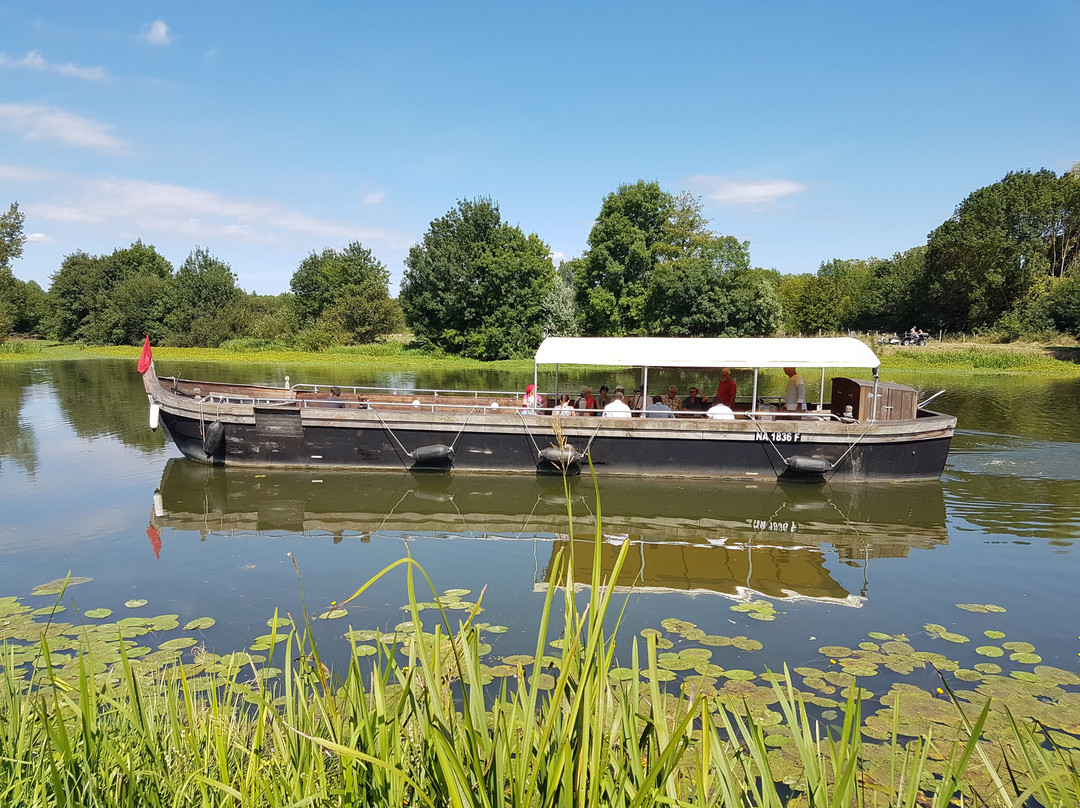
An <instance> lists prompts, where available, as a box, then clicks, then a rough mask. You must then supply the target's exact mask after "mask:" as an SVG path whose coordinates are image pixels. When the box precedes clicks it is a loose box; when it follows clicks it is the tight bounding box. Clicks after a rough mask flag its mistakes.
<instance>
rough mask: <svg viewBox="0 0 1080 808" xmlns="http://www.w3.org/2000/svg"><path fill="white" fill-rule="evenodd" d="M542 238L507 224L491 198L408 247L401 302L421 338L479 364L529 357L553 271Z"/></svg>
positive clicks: (456, 213) (463, 205) (451, 215)
mask: <svg viewBox="0 0 1080 808" xmlns="http://www.w3.org/2000/svg"><path fill="white" fill-rule="evenodd" d="M550 253H551V250H550V249H549V248H548V246H547V244H545V243H544V242H543V241H542V240H541V239H540V237H539V236H537V235H536V234H530V235H525V233H524V232H523V231H522V230H521V228H519V227H515V226H511V225H509V224H507V223H505V222H503V220H502V216H501V214H500V213H499V206H498V205H497V204H495V203H494V202H492V201H491V200H490V199H485V198H481V199H475V200H462V201H459V202H458V205H457V207H456V208H454V209H453V210H451V211H449V212H448V213H446V215H445V216H442V217H440V218H438V219H436V220H435V221H433V222H432V223H431V225H430V226H429V227H428V230H427V232H426V233H425V234H424V238H423V240H422V241H421V243H420V244H417V245H414V246H413V247H412V249H410V250H409V255H408V257H407V258H406V259H405V277H404V279H403V281H402V284H401V295H400V301H401V306H402V308H403V309H404V310H405V318H406V321H407V322H408V324H409V327H410V328H412V329H413V331H414V333H415V334H416V335H417V337H419V338H421V339H423V340H426V341H428V342H430V343H431V344H433V345H436V346H438V347H440V348H442V349H444V350H446V351H449V352H451V353H458V354H464V355H465V356H471V357H475V358H478V359H505V358H509V357H515V356H525V355H529V354H531V353H532V352H533V351H534V350H535V349H536V346H537V345H538V344H539V343H540V340H541V338H542V332H543V328H544V318H545V307H544V303H545V300H546V299H547V297H548V295H549V291H550V289H551V286H552V281H553V277H554V274H555V268H554V265H553V264H552V262H551V255H550Z"/></svg>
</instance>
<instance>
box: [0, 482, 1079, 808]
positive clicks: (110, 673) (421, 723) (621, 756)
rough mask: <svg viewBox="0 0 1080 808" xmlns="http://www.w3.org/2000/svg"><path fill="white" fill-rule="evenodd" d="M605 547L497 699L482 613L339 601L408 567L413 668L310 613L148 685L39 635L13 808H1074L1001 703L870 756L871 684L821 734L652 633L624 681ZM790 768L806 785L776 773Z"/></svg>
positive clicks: (381, 645)
mask: <svg viewBox="0 0 1080 808" xmlns="http://www.w3.org/2000/svg"><path fill="white" fill-rule="evenodd" d="M597 513H599V502H598V503H597ZM571 518H572V517H571ZM598 521H599V520H598ZM600 538H601V536H600V531H599V527H598V528H597V536H596V541H595V542H594V545H593V553H594V559H593V561H594V563H593V565H592V569H593V573H592V580H591V581H590V582H589V583H590V585H591V588H590V590H589V591H590V594H589V598H588V600H587V602H585V603H584V604H583V605H579V604H578V602H577V601H576V599H575V596H574V593H575V581H574V580H573V576H572V573H571V570H572V569H573V565H572V564H570V563H567V564H563V565H562V566H561V567H560V569H561V573H560V577H559V580H561V582H562V584H563V585H562V586H561V587H559V588H555V587H551V588H549V589H548V592H547V597H546V601H545V603H544V609H543V612H542V613H541V615H540V616H539V624H538V629H537V639H536V651H535V655H534V656H533V661H532V663H531V664H528V665H519V666H518V668H517V671H516V676H515V677H514V678H513V679H512V681H511V682H510V683H505V681H506V680H504V684H502V685H500V686H498V687H495V688H493V687H492V686H490V685H485V684H484V681H485V679H484V675H483V672H482V668H481V659H482V657H483V649H482V648H481V645H480V640H479V639H478V636H479V634H480V632H479V631H478V630H477V628H476V624H475V620H476V617H477V614H478V613H479V609H480V601H478V602H477V604H476V606H475V607H474V608H473V609H472V610H471V611H469V612H468V613H467V614H465V615H464V617H463V618H462V617H461V616H460V615H461V613H460V612H455V613H454V614H456V615H458V616H457V617H456V618H454V619H453V621H452V618H451V613H450V612H448V611H445V610H440V611H439V613H438V617H437V618H435V619H434V620H432V621H428V623H426V624H425V623H423V622H422V621H421V608H420V605H419V603H418V598H417V592H418V591H426V590H427V589H428V588H431V589H432V591H434V588H433V587H431V585H430V581H429V580H427V577H426V575H425V573H424V571H423V570H422V569H421V568H420V567H419V566H418V565H417V564H416V563H415V562H414V561H413V560H412V559H411V558H408V557H406V558H403V559H401V560H399V561H398V562H396V563H394V564H392V565H390V566H389V567H387V568H386V569H384V570H382V571H380V572H379V573H378V574H377V575H375V576H373V577H372V578H371V579H370V580H369V581H367V582H365V583H364V584H363V585H361V586H360V587H359V588H358V589H357V590H356V592H355V593H354V594H353V595H352V596H351V597H350V598H347V599H346V600H345V601H344V602H345V603H347V602H349V601H353V600H356V599H361V598H362V597H363V596H364V593H365V591H366V590H367V589H368V588H369V587H370V586H371V585H372V584H373V583H374V582H375V581H376V580H378V579H379V578H381V577H383V576H385V575H388V574H390V573H391V572H393V571H394V570H398V571H400V570H402V569H403V570H404V573H405V578H406V592H407V595H408V604H409V605H408V611H409V613H410V616H411V618H412V626H413V632H412V634H411V638H410V640H409V642H407V643H406V645H405V647H406V649H407V654H406V655H405V656H404V657H403V656H402V655H401V654H400V653H399V652H398V651H397V648H398V639H399V638H397V637H394V638H392V639H388V640H385V641H378V642H377V646H376V653H375V654H374V656H371V657H367V658H365V659H364V660H363V662H362V661H361V659H360V658H358V655H356V654H354V655H353V657H352V661H351V662H350V664H349V666H348V669H347V670H346V671H342V672H340V673H339V674H335V673H333V672H331V671H329V670H328V669H327V668H326V667H325V666H324V665H323V663H322V661H321V659H320V656H319V649H318V648H317V647H316V645H315V644H314V643H313V642H312V641H311V640H310V637H311V623H310V618H309V616H308V615H307V613H306V612H305V613H304V614H303V615H302V616H301V617H299V618H298V619H297V620H295V621H293V622H291V624H290V626H289V627H288V628H287V630H283V631H282V633H279V632H278V631H277V629H275V630H274V631H273V634H272V637H271V646H272V648H271V653H270V655H269V658H268V661H267V662H266V663H265V665H263V666H258V665H253V664H244V663H243V662H242V657H241V656H239V655H232V656H231V657H229V659H230V662H229V667H228V669H227V670H226V671H225V673H224V674H223V675H219V676H216V677H211V676H207V675H205V674H204V673H202V672H200V671H199V670H198V665H197V664H196V665H195V666H194V667H192V666H185V665H182V664H176V665H174V666H171V667H168V668H166V669H165V670H164V672H160V671H159V672H156V673H146V672H142V671H141V670H140V668H139V666H138V662H137V661H134V660H129V659H128V658H127V656H126V654H124V653H123V650H122V649H123V646H121V659H120V661H119V663H117V664H114V665H109V666H106V665H100V664H95V659H94V655H93V653H92V652H90V651H88V652H87V653H85V654H84V655H83V656H82V657H81V660H80V664H79V665H78V667H77V671H76V673H75V674H74V675H72V676H62V675H60V673H59V672H58V671H57V670H56V669H54V668H53V667H52V665H51V664H50V663H49V657H50V654H49V649H48V640H47V639H46V636H45V634H43V636H42V640H41V652H42V659H43V662H42V664H40V665H39V666H38V668H37V669H32V670H30V671H28V670H27V669H26V668H25V666H20V665H17V664H14V662H15V660H14V658H7V657H6V658H5V659H3V660H2V661H0V664H2V666H3V674H2V676H0V805H2V806H42V807H44V806H110V807H111V806H139V807H140V808H142V806H163V807H164V806H173V807H176V808H179V807H180V806H201V807H203V808H205V807H206V806H272V807H274V808H276V807H278V806H297V808H299V806H369V805H378V806H384V805H385V806H406V805H408V806H415V805H423V806H440V807H441V806H482V807H483V808H489V807H494V806H511V807H514V808H516V807H517V806H521V807H522V808H524V807H525V806H529V807H530V808H533V807H534V806H536V807H540V806H552V808H556V807H558V806H582V807H584V806H623V807H624V808H638V807H639V806H664V807H665V808H669V807H671V806H717V807H720V806H724V807H725V808H734V807H735V806H740V807H741V808H758V806H761V807H762V808H765V807H766V806H768V807H772V806H786V805H790V806H830V807H831V806H835V807H836V808H840V806H844V807H845V808H846V807H847V806H910V807H911V808H915V806H941V808H944V806H947V805H987V806H1027V805H1045V806H1057V805H1061V806H1064V805H1077V804H1080V776H1078V773H1077V769H1076V766H1075V764H1074V761H1073V760H1072V758H1071V757H1070V756H1069V754H1068V753H1067V752H1066V751H1064V750H1061V749H1059V748H1057V747H1055V746H1054V745H1053V743H1052V742H1050V741H1048V739H1047V738H1046V737H1044V736H1043V735H1042V734H1041V733H1040V730H1039V728H1038V726H1032V725H1026V724H1021V723H1019V722H1017V721H1010V726H1011V737H1010V738H1008V739H1007V741H1005V742H1000V743H998V744H997V745H996V746H997V748H995V749H989V748H988V745H987V744H986V743H984V742H982V741H980V737H981V734H982V730H983V726H984V723H985V722H986V721H987V718H988V716H989V714H990V711H991V707H990V704H989V703H987V704H986V705H985V706H983V707H982V708H981V710H978V711H972V710H970V709H965V708H964V707H962V705H961V704H960V702H959V701H956V702H955V704H956V721H957V723H958V724H959V725H960V728H959V730H958V732H957V736H956V739H955V740H950V741H948V742H946V743H941V742H939V741H937V740H936V739H934V738H933V737H929V736H923V737H919V738H915V739H911V738H903V737H901V736H900V734H899V733H898V731H897V730H896V729H894V732H893V737H892V739H891V742H888V743H886V744H869V743H864V741H863V737H862V733H861V731H860V727H861V723H862V722H861V711H860V703H859V701H858V688H851V689H850V692H849V695H848V697H847V705H846V709H845V711H844V715H843V720H842V723H841V724H840V725H838V726H834V727H832V728H829V729H827V728H825V727H823V726H822V725H820V724H819V723H817V722H816V721H815V720H814V719H813V718H812V717H811V714H810V712H809V711H808V709H807V706H806V704H805V703H804V701H803V697H802V695H801V694H800V693H799V692H798V691H797V690H795V689H794V688H793V686H792V685H791V684H790V679H789V678H788V677H787V676H786V672H785V674H781V675H777V676H775V677H773V678H772V684H771V687H772V688H773V690H774V693H775V696H776V700H775V702H776V704H777V705H778V709H779V710H780V712H781V713H782V715H783V721H782V725H781V726H780V727H771V728H769V730H768V733H767V732H766V730H765V728H764V727H763V726H762V725H761V724H760V722H759V720H758V719H757V718H756V717H755V713H754V711H753V710H752V709H751V707H750V706H749V705H748V704H746V705H744V706H743V707H742V708H741V709H740V708H738V707H734V708H733V707H732V706H731V703H730V701H723V700H721V699H718V698H716V697H715V694H711V693H709V692H708V691H707V690H706V689H704V688H695V687H694V686H693V685H692V683H690V682H684V683H683V686H682V687H678V686H676V687H674V689H673V691H669V690H667V689H665V686H664V685H662V684H661V682H660V679H661V677H660V676H659V675H658V673H659V671H658V666H657V644H656V639H655V637H652V636H649V637H646V638H644V644H643V645H641V646H640V647H639V645H637V644H635V645H634V646H633V647H632V651H631V657H632V658H631V660H630V663H629V666H628V667H629V669H630V670H631V672H632V675H631V676H627V677H622V676H619V677H616V676H614V675H613V671H614V670H615V669H616V664H617V663H616V662H615V660H614V654H615V651H614V649H615V643H614V639H615V636H616V634H617V632H618V625H619V620H620V603H619V601H618V600H617V599H616V596H615V594H614V593H613V592H612V591H611V590H610V589H608V588H607V587H606V586H605V581H603V580H601V579H600V575H601V573H600V570H601V568H602V565H601V563H600V552H601V541H600ZM628 546H629V545H626V544H624V545H623V549H622V552H621V553H620V555H619V558H618V561H617V563H616V566H615V569H614V570H613V571H612V572H611V575H612V576H613V577H612V579H614V578H616V577H617V576H618V574H619V571H620V569H621V566H622V563H623V560H624V558H625V554H626V551H627V548H628ZM300 586H301V594H302V582H301V584H300ZM480 600H482V596H481V599H480ZM334 605H335V606H337V605H338V604H334ZM341 605H344V604H341ZM273 624H274V625H276V624H277V621H274V623H273ZM555 634H557V635H558V636H559V640H560V641H559V642H558V643H557V645H558V646H559V647H558V649H557V653H554V654H551V653H550V650H551V649H550V648H549V642H548V640H549V638H550V637H551V636H552V635H555ZM275 649H276V650H275ZM277 653H280V655H281V658H284V659H285V660H287V661H289V662H288V664H286V665H285V666H284V669H283V670H282V671H281V675H280V676H276V675H275V674H276V673H277V672H276V671H275V670H274V669H272V668H270V665H271V664H272V661H273V659H274V656H275V654H277ZM781 735H782V736H783V737H784V738H785V740H786V742H785V743H784V744H782V745H781V746H777V743H776V741H775V738H777V737H778V736H781ZM782 759H786V761H787V763H789V764H792V765H789V766H787V767H785V768H784V770H785V771H788V772H792V771H793V772H795V774H794V775H792V774H790V773H789V774H781V767H779V766H778V762H779V761H781V760H782ZM883 760H884V761H886V762H885V763H884V764H882V761H883ZM871 763H873V764H874V765H873V766H871V765H870V764H871ZM931 763H933V764H934V765H933V766H932V765H931Z"/></svg>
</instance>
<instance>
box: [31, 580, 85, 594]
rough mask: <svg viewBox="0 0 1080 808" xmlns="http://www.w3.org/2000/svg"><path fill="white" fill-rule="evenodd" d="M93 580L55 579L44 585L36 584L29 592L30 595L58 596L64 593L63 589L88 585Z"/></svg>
mask: <svg viewBox="0 0 1080 808" xmlns="http://www.w3.org/2000/svg"><path fill="white" fill-rule="evenodd" d="M92 580H94V579H93V578H86V577H76V576H72V577H70V578H57V579H55V580H53V581H49V582H48V583H45V584H38V585H37V586H35V587H34V588H33V589H31V590H30V594H31V595H59V594H60V593H61V592H63V591H64V588H65V587H71V586H78V585H79V584H85V583H89V582H90V581H92Z"/></svg>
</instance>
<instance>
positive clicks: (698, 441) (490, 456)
mask: <svg viewBox="0 0 1080 808" xmlns="http://www.w3.org/2000/svg"><path fill="white" fill-rule="evenodd" d="M319 415H323V413H319ZM933 418H934V416H928V417H927V418H919V419H916V420H915V421H912V422H909V423H907V424H906V425H905V424H898V423H897V424H884V423H883V424H881V425H880V426H877V427H873V428H872V429H870V430H868V429H867V428H866V426H865V425H863V424H854V425H849V426H848V427H847V428H840V427H841V425H839V424H823V423H818V422H808V423H797V422H773V423H769V424H761V423H758V422H745V421H741V422H724V424H723V425H722V426H721V425H719V424H718V423H717V422H710V421H708V420H705V419H692V420H683V419H678V420H671V421H666V422H664V424H660V423H658V422H657V421H650V420H645V419H630V421H629V422H627V421H626V420H622V422H621V423H613V422H614V421H615V420H616V419H597V418H576V419H565V420H564V421H563V422H562V423H561V424H560V428H561V431H562V433H563V435H564V438H565V440H566V441H567V442H568V443H569V444H570V445H572V446H573V447H574V449H575V450H576V452H578V453H581V454H583V455H586V458H585V459H584V460H583V461H582V464H581V465H580V466H578V467H576V468H571V469H570V470H571V471H572V472H574V471H578V470H580V468H581V467H583V466H587V465H588V463H589V460H591V463H592V466H593V467H594V468H595V469H596V471H597V472H598V473H599V474H602V475H626V476H673V477H714V478H723V479H748V478H754V477H762V478H768V479H776V478H782V479H808V480H812V481H813V480H821V479H826V478H827V479H830V480H837V481H843V480H847V481H865V480H882V481H885V480H932V479H938V478H939V477H940V475H941V472H942V470H943V468H944V466H945V461H946V458H947V456H948V452H949V446H950V443H951V438H952V423H954V421H953V419H951V418H948V417H947V416H936V418H937V419H938V420H940V421H942V422H943V423H941V424H940V425H936V424H934V423H933ZM555 420H556V419H553V418H550V417H543V416H541V417H520V416H516V415H498V416H486V417H484V418H472V419H464V418H461V417H454V416H448V415H440V414H431V415H427V416H425V414H424V413H418V414H416V415H399V414H397V413H393V414H390V415H387V416H386V417H385V418H384V417H368V416H366V415H365V414H364V412H363V411H353V413H352V414H351V417H350V418H349V420H346V419H345V418H344V417H339V418H336V419H335V418H326V417H322V418H318V419H312V418H308V417H304V416H302V415H301V413H300V411H299V410H296V411H293V412H287V413H275V415H274V417H273V418H263V419H259V418H258V417H255V418H251V419H243V418H232V419H230V418H227V417H210V416H208V414H206V413H203V414H202V417H192V416H186V415H184V414H182V413H176V412H171V411H169V410H168V409H166V408H163V409H162V411H161V421H162V423H163V424H164V426H165V427H166V429H167V430H168V432H169V434H170V436H171V437H172V439H173V440H174V442H175V443H176V445H177V446H178V447H179V449H180V451H181V452H183V454H184V455H186V456H187V457H189V458H191V459H193V460H197V461H200V462H204V463H213V464H227V465H238V466H239V465H247V466H280V467H302V468H366V469H412V470H424V469H430V470H446V469H449V468H453V469H457V470H461V471H478V472H529V473H537V472H538V471H539V472H541V473H543V472H556V473H558V472H560V471H561V469H559V468H557V467H555V466H554V465H553V464H551V463H550V462H548V461H546V460H545V459H544V457H543V456H542V454H541V453H542V452H543V450H544V449H545V448H547V447H549V446H552V445H554V444H555V443H557V437H556V434H555V429H556V427H555V425H554V422H555ZM246 421H250V422H246ZM569 422H574V423H569ZM214 423H220V424H221V425H222V426H221V431H222V435H223V439H222V440H220V441H219V442H218V443H217V445H216V446H208V445H207V440H206V436H207V434H208V427H209V426H210V425H212V424H214ZM935 426H937V427H938V428H936V429H935V428H934V427H935ZM827 427H828V429H827ZM871 432H873V433H874V434H871ZM432 447H444V448H452V454H450V455H449V456H448V454H447V452H445V451H430V449H431V448H432ZM208 450H209V452H208ZM425 450H429V451H425ZM792 458H799V459H804V458H811V459H814V460H816V461H819V462H818V463H810V464H801V463H799V462H798V461H797V460H795V461H792V462H789V461H791V460H792ZM820 461H824V462H820ZM800 465H808V466H809V467H810V470H809V471H801V470H799V468H798V467H799V466H800ZM821 468H827V469H828V471H826V472H821V471H820V469H821ZM815 469H818V470H817V471H815Z"/></svg>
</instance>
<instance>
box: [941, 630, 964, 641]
mask: <svg viewBox="0 0 1080 808" xmlns="http://www.w3.org/2000/svg"><path fill="white" fill-rule="evenodd" d="M938 636H939V637H941V639H943V640H948V641H949V642H955V643H965V642H971V639H970V638H968V637H965V636H964V635H963V634H957V633H956V632H955V631H943V632H942V633H941V634H939V635H938Z"/></svg>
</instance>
